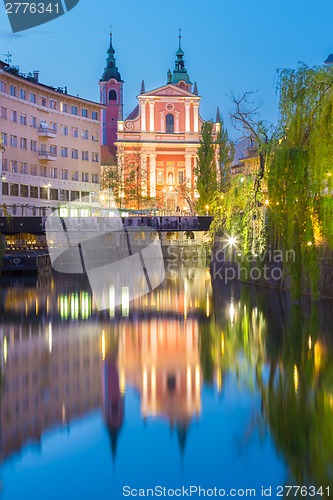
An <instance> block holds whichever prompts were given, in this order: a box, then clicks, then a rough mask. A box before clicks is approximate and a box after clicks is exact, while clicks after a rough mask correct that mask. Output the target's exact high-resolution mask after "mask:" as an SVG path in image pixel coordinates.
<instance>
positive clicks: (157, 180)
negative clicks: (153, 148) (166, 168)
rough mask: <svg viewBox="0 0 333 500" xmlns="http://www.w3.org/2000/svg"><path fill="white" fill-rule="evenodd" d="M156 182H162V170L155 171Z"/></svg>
mask: <svg viewBox="0 0 333 500" xmlns="http://www.w3.org/2000/svg"><path fill="white" fill-rule="evenodd" d="M156 182H157V184H164V174H163V171H162V170H158V171H157V179H156Z"/></svg>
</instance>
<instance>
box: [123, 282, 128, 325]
mask: <svg viewBox="0 0 333 500" xmlns="http://www.w3.org/2000/svg"><path fill="white" fill-rule="evenodd" d="M121 314H122V316H123V318H126V317H127V316H128V315H129V288H128V286H123V287H122V289H121Z"/></svg>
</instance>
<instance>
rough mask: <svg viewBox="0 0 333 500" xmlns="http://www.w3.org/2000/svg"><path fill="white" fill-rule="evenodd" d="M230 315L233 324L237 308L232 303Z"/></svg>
mask: <svg viewBox="0 0 333 500" xmlns="http://www.w3.org/2000/svg"><path fill="white" fill-rule="evenodd" d="M229 315H230V321H231V324H233V322H234V319H235V306H234V304H233V303H232V302H231V304H230V309H229Z"/></svg>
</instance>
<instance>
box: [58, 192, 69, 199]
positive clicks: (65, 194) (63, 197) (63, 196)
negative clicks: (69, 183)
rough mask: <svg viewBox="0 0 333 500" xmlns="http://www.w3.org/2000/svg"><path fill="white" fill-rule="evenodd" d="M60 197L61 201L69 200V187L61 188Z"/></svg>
mask: <svg viewBox="0 0 333 500" xmlns="http://www.w3.org/2000/svg"><path fill="white" fill-rule="evenodd" d="M59 197H60V200H61V201H69V191H68V189H60V192H59Z"/></svg>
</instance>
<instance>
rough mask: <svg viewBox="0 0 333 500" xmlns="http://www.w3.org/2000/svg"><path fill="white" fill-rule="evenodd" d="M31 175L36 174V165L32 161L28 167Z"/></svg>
mask: <svg viewBox="0 0 333 500" xmlns="http://www.w3.org/2000/svg"><path fill="white" fill-rule="evenodd" d="M30 172H31V175H37V165H36V164H34V163H32V164H31V168H30Z"/></svg>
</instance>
